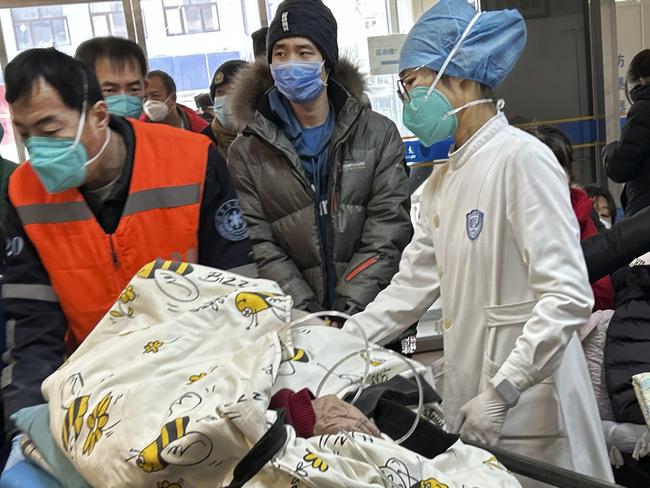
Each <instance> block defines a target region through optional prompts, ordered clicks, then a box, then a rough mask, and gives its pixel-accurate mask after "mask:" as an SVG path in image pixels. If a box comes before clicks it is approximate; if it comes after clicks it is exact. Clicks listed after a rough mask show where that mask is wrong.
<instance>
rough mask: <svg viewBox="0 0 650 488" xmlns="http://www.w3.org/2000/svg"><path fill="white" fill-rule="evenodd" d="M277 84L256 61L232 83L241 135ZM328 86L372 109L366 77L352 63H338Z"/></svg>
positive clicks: (263, 64) (268, 70)
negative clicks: (265, 96)
mask: <svg viewBox="0 0 650 488" xmlns="http://www.w3.org/2000/svg"><path fill="white" fill-rule="evenodd" d="M274 84H275V82H274V81H273V76H271V68H270V67H269V65H268V63H267V62H266V61H257V62H255V63H252V64H250V65H248V66H246V67H244V68H242V69H240V70H239V72H237V74H236V75H235V78H234V79H233V83H232V85H233V87H234V90H233V92H232V93H231V95H230V103H231V111H232V113H233V121H234V124H235V126H236V128H237V130H238V131H240V132H241V131H242V130H243V129H244V127H246V126H247V125H248V124H249V123H250V122H251V121H252V120H253V118H254V116H255V112H257V111H258V110H259V109H260V105H261V104H263V101H264V95H265V94H266V92H267V91H268V90H269V89H271V88H272V87H273V85H274ZM328 85H330V86H338V87H340V88H342V89H343V92H345V95H347V96H352V97H354V98H355V99H357V100H358V101H360V102H361V103H363V104H364V105H369V101H368V97H367V95H366V94H365V90H366V77H365V76H364V75H363V74H362V73H361V72H360V70H359V67H358V66H357V65H356V64H355V63H353V62H352V61H350V60H349V59H346V58H340V59H339V62H338V63H337V64H336V66H335V67H334V70H333V71H332V72H331V73H330V76H329V80H328ZM331 91H332V90H331V89H330V92H331ZM335 91H336V90H335ZM330 94H332V93H330ZM341 95H342V94H339V96H341ZM262 110H263V109H262Z"/></svg>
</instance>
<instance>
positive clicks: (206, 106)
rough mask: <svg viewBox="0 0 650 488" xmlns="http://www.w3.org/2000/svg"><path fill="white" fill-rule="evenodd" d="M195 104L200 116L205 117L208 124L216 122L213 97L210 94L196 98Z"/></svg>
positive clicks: (202, 94) (201, 94) (203, 94)
mask: <svg viewBox="0 0 650 488" xmlns="http://www.w3.org/2000/svg"><path fill="white" fill-rule="evenodd" d="M194 104H195V105H196V110H197V112H198V114H199V115H200V116H201V117H203V120H205V121H206V122H207V123H208V124H211V123H212V121H213V120H214V107H213V106H212V97H211V96H210V94H209V93H200V94H198V95H196V96H195V97H194Z"/></svg>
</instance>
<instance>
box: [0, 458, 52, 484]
mask: <svg viewBox="0 0 650 488" xmlns="http://www.w3.org/2000/svg"><path fill="white" fill-rule="evenodd" d="M0 488H61V485H60V484H59V482H58V481H56V480H55V479H54V478H52V477H51V476H50V475H49V474H47V473H46V472H45V471H43V470H42V469H41V468H39V467H38V466H35V465H33V464H32V463H30V462H29V461H20V462H19V463H18V464H16V465H15V466H13V467H12V468H10V469H8V470H6V471H5V472H4V473H3V474H2V478H0Z"/></svg>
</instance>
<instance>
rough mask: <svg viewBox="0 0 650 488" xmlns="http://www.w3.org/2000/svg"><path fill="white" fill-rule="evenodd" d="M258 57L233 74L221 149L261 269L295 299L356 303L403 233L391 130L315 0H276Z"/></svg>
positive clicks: (405, 215) (305, 304)
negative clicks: (232, 122)
mask: <svg viewBox="0 0 650 488" xmlns="http://www.w3.org/2000/svg"><path fill="white" fill-rule="evenodd" d="M267 57H268V61H269V62H271V65H270V66H269V65H268V64H266V63H264V62H258V63H256V64H255V65H253V66H251V67H248V68H244V69H243V70H242V71H241V72H240V73H239V75H238V76H237V85H236V86H235V88H234V92H233V93H232V94H231V95H230V96H231V99H232V103H233V105H232V110H233V113H234V116H235V118H236V119H238V120H240V121H241V124H240V127H241V128H242V129H243V134H242V135H241V136H239V137H238V138H237V139H236V140H235V142H233V144H232V145H231V146H230V151H229V153H228V167H229V168H230V171H231V172H232V175H233V179H234V181H235V185H236V186H237V191H238V193H239V196H240V200H241V204H242V210H243V212H244V214H245V216H246V219H247V222H248V225H249V228H250V231H251V239H252V242H253V250H254V254H255V260H256V262H257V264H258V269H259V273H260V276H261V277H264V278H268V279H272V280H275V281H277V282H278V283H279V284H280V286H282V288H283V289H284V291H285V292H287V293H288V294H290V295H292V296H293V299H294V304H295V306H296V307H297V308H300V309H303V310H308V311H312V312H313V311H320V310H323V309H325V310H331V309H335V310H339V311H342V312H347V313H354V312H356V311H359V310H362V309H363V308H364V307H365V306H366V304H368V303H369V302H370V301H371V300H372V299H373V298H374V297H375V296H376V295H377V293H379V291H380V290H381V289H382V288H384V287H385V286H386V285H387V284H388V282H389V281H390V279H391V277H392V276H393V275H394V274H395V272H396V271H397V264H398V262H399V257H400V255H401V253H402V249H403V248H404V246H405V245H406V243H407V242H408V240H409V239H410V237H411V224H410V219H409V200H410V199H409V191H408V189H409V185H408V179H407V176H406V172H405V165H404V147H403V145H402V140H401V137H400V134H399V131H398V130H397V127H396V126H395V124H394V123H393V122H391V121H390V120H388V119H387V118H385V117H383V116H382V115H379V114H377V113H375V112H372V111H371V110H369V109H367V108H366V107H364V106H363V105H362V104H361V103H360V102H359V99H358V97H359V96H360V95H361V93H362V92H363V88H364V79H363V77H362V76H361V75H360V73H359V72H358V70H357V69H356V68H355V67H353V66H351V65H350V64H349V63H348V62H347V61H345V60H342V59H339V55H338V44H337V24H336V20H335V19H334V16H333V15H332V12H331V11H330V10H329V8H327V7H326V6H325V5H324V4H323V2H322V1H321V0H309V1H303V0H286V1H284V2H282V3H281V4H280V5H279V6H278V10H277V13H276V16H275V18H274V19H273V22H272V23H271V26H270V28H269V35H268V53H267Z"/></svg>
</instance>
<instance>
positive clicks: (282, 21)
mask: <svg viewBox="0 0 650 488" xmlns="http://www.w3.org/2000/svg"><path fill="white" fill-rule="evenodd" d="M337 29H338V26H337V24H336V19H335V18H334V15H332V11H331V10H330V9H329V8H327V6H325V4H323V2H322V0H285V1H284V2H282V3H281V4H280V5H279V6H278V10H277V12H276V13H275V17H274V18H273V22H271V25H270V26H269V33H268V38H267V42H266V54H267V58H268V61H269V64H270V63H271V58H272V54H273V46H274V45H275V43H276V42H278V41H280V40H282V39H286V38H287V37H304V38H306V39H309V40H310V41H311V42H313V43H314V44H315V45H316V47H317V48H318V50H319V51H320V52H321V54H322V55H323V58H324V59H325V67H326V68H327V69H328V70H332V69H333V68H334V66H335V65H336V63H337V62H338V60H339V45H338V41H337Z"/></svg>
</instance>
